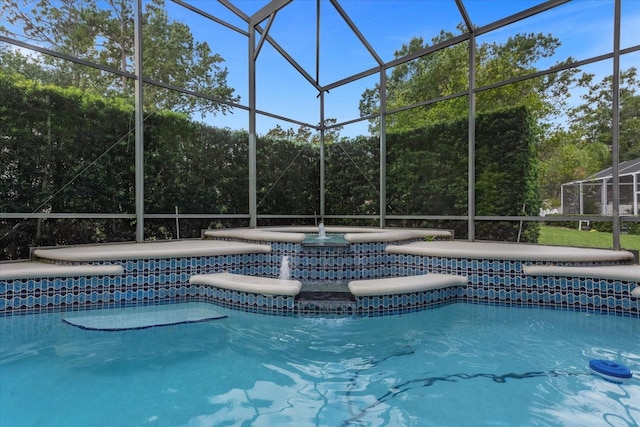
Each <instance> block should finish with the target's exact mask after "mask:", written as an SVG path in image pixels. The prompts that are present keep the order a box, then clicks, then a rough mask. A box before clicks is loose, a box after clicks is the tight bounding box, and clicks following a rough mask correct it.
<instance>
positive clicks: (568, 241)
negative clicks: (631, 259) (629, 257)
mask: <svg viewBox="0 0 640 427" xmlns="http://www.w3.org/2000/svg"><path fill="white" fill-rule="evenodd" d="M538 243H539V244H541V245H557V246H576V247H585V248H607V249H611V248H612V247H613V235H612V234H611V233H602V232H599V231H580V230H573V229H569V228H560V227H548V226H544V225H541V226H540V237H539V238H538ZM620 246H622V249H636V250H640V236H639V235H631V234H621V235H620Z"/></svg>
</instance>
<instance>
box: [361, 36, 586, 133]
mask: <svg viewBox="0 0 640 427" xmlns="http://www.w3.org/2000/svg"><path fill="white" fill-rule="evenodd" d="M452 37H454V34H453V33H450V32H444V31H442V32H441V33H440V34H439V35H438V36H437V37H435V38H433V39H432V44H433V45H436V44H438V43H441V42H443V41H446V40H448V39H450V38H452ZM559 45H560V42H559V41H558V39H556V38H554V37H552V36H551V35H545V34H541V33H540V34H534V33H530V34H516V35H515V36H512V37H510V38H509V39H508V40H507V41H506V42H505V43H503V44H498V43H482V44H480V45H479V46H478V47H477V53H476V86H483V85H488V84H491V83H496V82H499V81H503V80H507V79H510V78H514V77H520V76H524V75H527V74H530V73H532V72H535V71H537V70H536V68H535V66H534V64H535V63H536V62H537V61H538V60H540V59H541V58H544V57H551V56H552V55H553V54H554V52H555V50H556V49H557V47H558V46H559ZM428 46H429V44H428V43H425V42H424V40H423V39H422V38H420V37H414V38H413V39H412V40H411V41H410V42H409V43H408V44H405V45H403V46H402V48H401V49H400V50H398V51H396V52H395V57H396V58H401V57H403V56H405V55H407V54H410V53H414V52H417V51H419V50H421V49H424V48H426V47H428ZM567 61H571V58H568V59H567ZM468 69H469V53H468V44H467V43H459V44H457V45H454V46H451V47H448V48H446V49H441V50H438V51H436V52H433V53H431V54H429V55H425V56H421V57H419V58H417V59H414V60H412V61H409V62H406V63H403V64H400V65H398V66H396V67H394V68H393V70H391V73H390V75H389V76H388V77H387V87H386V94H387V108H388V109H389V110H394V109H397V108H401V107H410V106H412V105H415V104H419V103H421V102H424V101H426V100H429V99H438V98H441V97H446V96H449V95H453V94H456V93H460V92H463V91H465V90H468V87H469V85H468ZM574 73H575V71H573V70H568V71H562V72H560V73H556V74H552V75H549V76H545V77H539V78H536V79H530V80H526V81H522V82H518V83H514V84H511V85H507V86H502V87H499V88H496V89H493V90H489V91H484V92H482V93H481V94H480V95H478V98H477V103H476V110H477V111H478V113H482V112H487V111H492V110H496V109H500V108H505V107H513V106H517V105H523V104H524V105H527V106H529V107H530V110H531V111H532V113H533V114H534V115H535V116H536V117H537V118H539V119H544V118H546V117H548V116H550V115H552V114H554V113H557V112H558V111H559V108H560V106H561V105H562V103H563V101H564V99H565V97H566V94H567V87H568V83H569V82H570V81H571V79H572V76H573V74H574ZM379 91H380V87H379V85H376V87H375V88H372V89H368V90H366V91H365V92H364V93H363V95H362V97H361V100H360V113H361V116H367V115H371V114H375V113H377V112H378V111H379ZM467 111H468V102H467V99H466V97H458V98H454V99H450V100H448V101H445V102H438V103H434V104H429V105H426V106H423V107H420V108H411V109H408V110H405V111H400V112H397V113H395V114H392V115H390V116H388V117H387V129H388V131H389V132H404V131H406V130H409V129H415V128H419V127H422V126H425V125H428V124H430V123H434V122H438V121H442V120H454V119H457V118H462V117H465V116H466V114H467ZM378 126H379V125H378V121H377V120H372V121H371V124H370V130H371V131H372V132H373V133H377V129H378Z"/></svg>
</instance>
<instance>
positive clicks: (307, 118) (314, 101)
mask: <svg viewBox="0 0 640 427" xmlns="http://www.w3.org/2000/svg"><path fill="white" fill-rule="evenodd" d="M183 1H184V2H186V3H188V4H190V5H193V6H194V7H196V8H198V9H200V10H202V11H204V12H206V13H208V14H210V15H212V16H215V17H216V18H218V19H221V20H224V21H226V22H228V23H229V24H230V25H231V26H233V27H234V28H236V29H238V30H239V31H234V30H232V29H229V28H227V27H225V26H223V25H220V24H218V23H216V22H214V21H211V20H209V19H206V18H204V17H202V16H200V15H198V14H196V13H194V12H192V11H190V10H188V9H186V8H184V7H183V6H181V5H179V4H177V3H174V2H172V1H171V0H166V8H167V13H168V15H169V18H170V19H172V20H176V21H180V22H183V23H185V24H187V25H189V27H190V28H191V31H192V33H193V35H194V38H195V40H197V41H201V42H203V41H206V42H207V43H208V44H209V46H210V47H211V48H212V50H213V52H216V53H218V54H220V55H221V56H222V57H223V58H224V60H225V62H224V66H226V67H227V69H228V71H229V74H228V77H227V83H228V85H229V86H230V87H233V88H234V89H235V90H236V92H235V93H236V95H239V96H240V98H241V101H240V103H241V104H242V105H245V106H246V105H248V98H249V93H248V80H249V79H248V63H249V58H248V39H247V37H246V35H245V34H246V32H247V31H248V26H247V23H246V22H245V21H243V20H242V19H241V18H239V17H238V16H236V15H235V14H234V13H232V12H231V11H229V10H228V9H227V8H226V7H224V6H223V5H222V4H220V3H219V2H218V1H216V0H183ZM230 1H231V2H232V3H233V4H234V5H236V6H237V7H238V8H239V9H240V10H242V11H243V12H244V13H245V14H247V15H252V14H254V13H255V12H256V11H258V10H259V9H260V8H262V7H263V6H264V5H266V4H267V3H268V1H267V0H230ZM540 3H542V1H540V0H464V5H465V8H466V10H467V12H468V14H469V17H470V19H471V21H472V22H473V24H474V25H476V26H479V27H482V26H484V25H487V24H489V23H492V22H494V21H496V20H499V19H502V18H505V17H507V16H509V15H512V14H514V13H517V12H519V11H522V10H525V9H527V8H530V7H533V6H536V5H538V4H540ZM339 4H340V6H341V7H342V8H343V9H344V11H345V12H346V13H347V14H348V15H349V17H350V18H351V20H352V21H353V23H354V24H355V25H356V26H357V28H358V31H360V32H361V33H362V35H363V36H364V37H365V38H366V40H367V42H368V43H369V44H370V46H371V48H372V49H373V50H374V51H375V54H376V55H378V56H379V58H380V59H381V60H382V61H383V62H387V61H390V60H392V59H394V52H395V51H396V50H398V49H400V48H401V47H402V45H403V44H406V43H408V42H409V41H410V40H411V38H413V37H423V39H424V40H425V41H427V42H429V44H431V39H432V38H433V37H435V36H437V35H438V34H439V32H440V31H441V30H444V31H448V32H452V33H454V34H459V33H460V32H459V30H458V29H457V27H458V26H459V25H460V24H461V23H462V22H463V18H462V16H461V15H460V13H459V11H458V9H457V7H456V5H455V1H454V0H339ZM316 8H317V3H316V1H315V0H294V1H293V2H292V3H290V4H288V5H287V6H286V7H284V8H283V9H281V10H280V11H279V12H278V13H277V14H276V16H275V18H274V20H273V23H272V25H271V27H270V30H269V36H270V37H271V38H272V39H274V40H275V41H276V42H277V43H278V44H279V45H280V46H282V47H283V48H284V49H285V50H286V51H287V52H288V53H289V54H290V55H291V57H292V58H293V59H294V60H295V61H296V62H297V63H298V64H299V65H300V66H301V67H302V68H304V70H305V71H306V72H307V74H308V75H309V76H310V78H311V79H312V80H315V79H316V78H318V79H319V83H320V85H321V86H323V85H327V84H331V83H333V82H336V81H339V80H341V79H344V78H347V77H350V76H352V75H355V74H357V73H359V72H362V71H364V70H368V69H371V68H373V67H375V66H377V62H376V59H375V58H374V56H373V55H372V54H371V53H370V52H369V51H368V49H367V47H366V46H364V45H363V44H362V43H361V42H360V41H359V40H358V39H357V37H356V36H355V35H354V34H353V31H352V30H351V29H350V28H349V26H348V25H347V24H346V23H345V21H344V20H343V19H342V18H341V16H340V15H339V14H338V12H337V11H336V10H335V8H334V7H333V6H332V4H331V3H330V2H329V1H327V0H322V1H321V2H320V29H319V34H320V38H319V43H318V44H317V43H316V31H317V28H316V19H315V16H316ZM613 10H614V1H613V0H574V1H572V2H569V3H567V4H563V5H561V6H558V7H556V8H554V9H552V10H550V11H547V12H545V13H542V14H538V15H536V16H533V17H531V18H528V19H526V20H521V21H518V22H516V23H514V24H511V25H509V26H506V27H503V28H501V29H498V30H495V31H492V32H490V33H488V34H485V35H482V36H479V37H478V39H477V44H478V45H481V44H482V43H503V42H504V41H506V40H507V38H508V37H510V36H513V35H515V34H517V33H545V34H547V33H549V34H552V35H553V36H554V37H557V38H559V39H560V41H561V43H562V45H561V46H560V48H559V49H558V50H557V52H556V54H555V55H554V56H553V57H552V58H547V59H543V60H541V61H540V62H539V63H537V64H536V67H537V68H538V69H547V68H549V67H551V66H552V65H553V64H554V63H557V62H559V61H563V60H566V59H567V58H568V57H573V58H575V59H577V60H583V59H587V58H591V57H594V56H598V55H601V54H605V53H608V52H610V51H611V50H612V46H613V41H612V34H613V30H612V28H613ZM638 24H640V0H622V48H623V49H624V48H625V47H629V46H633V45H640V31H638V30H637V27H638ZM262 26H263V28H264V27H266V26H267V21H264V22H263V24H262ZM241 32H244V33H245V34H242V33H241ZM318 47H319V55H318V56H319V58H320V61H319V63H317V62H316V59H317V51H316V50H317V48H318ZM637 64H640V53H638V52H636V53H633V54H630V55H626V56H623V58H622V68H623V69H625V68H628V67H629V66H632V65H637ZM582 69H583V71H587V72H591V73H594V74H596V75H597V76H599V78H600V79H601V78H603V77H605V76H607V75H610V74H612V61H611V60H606V61H601V62H598V63H596V64H592V65H589V66H586V67H583V68H582ZM256 70H257V91H256V97H257V108H258V109H259V110H263V111H269V112H271V113H273V114H277V115H280V116H284V117H289V118H291V119H293V120H296V121H300V122H304V123H309V124H318V123H319V122H320V99H319V98H318V94H319V93H318V91H317V90H316V88H314V87H313V85H312V84H310V83H309V82H308V81H307V80H306V79H305V78H304V77H302V76H301V75H300V73H298V71H297V70H295V69H294V68H293V67H292V66H291V65H290V64H289V63H288V62H287V61H286V60H285V59H284V58H283V57H282V56H281V55H280V54H279V53H278V52H277V51H276V50H275V49H274V48H273V47H272V46H271V45H270V44H269V43H264V44H263V45H262V48H261V50H260V52H259V54H258V57H257V59H256ZM378 81H379V75H378V74H374V75H371V76H369V77H366V78H362V79H360V80H357V81H355V82H352V83H349V84H348V85H345V86H340V87H337V88H334V89H332V90H331V91H330V92H329V93H325V97H324V105H325V118H335V119H337V120H338V121H339V122H342V121H348V120H354V119H357V118H358V117H359V115H360V112H359V108H358V106H359V101H360V98H361V95H362V93H363V92H364V91H365V90H366V89H370V88H373V87H375V85H376V83H378ZM168 83H171V82H168ZM577 95H579V93H578V92H577V91H576V93H575V96H574V97H573V98H572V99H571V101H570V103H574V104H578V103H579V101H580V100H579V97H578V96H577ZM194 119H200V117H199V116H198V117H194ZM203 120H204V121H205V122H207V123H209V124H212V125H214V126H219V127H229V128H232V129H247V128H248V113H247V112H246V110H243V109H240V108H235V109H234V112H233V114H227V115H221V114H219V115H217V116H213V115H209V116H207V117H206V118H205V119H203ZM276 125H280V126H281V127H283V128H285V129H288V128H294V129H297V127H298V125H297V124H295V123H290V122H286V121H279V120H276V119H272V118H268V117H267V118H265V117H264V116H260V115H259V116H258V119H257V126H258V133H259V134H264V133H266V132H267V131H268V130H269V129H272V128H274V127H275V126H276ZM367 133H368V131H367V122H366V121H363V122H360V123H357V124H352V125H349V126H346V127H345V128H344V129H343V130H342V135H343V136H355V135H358V134H367Z"/></svg>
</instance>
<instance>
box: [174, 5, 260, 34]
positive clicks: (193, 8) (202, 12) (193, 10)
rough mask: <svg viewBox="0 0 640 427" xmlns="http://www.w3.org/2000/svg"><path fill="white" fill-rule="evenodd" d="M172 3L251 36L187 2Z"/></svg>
mask: <svg viewBox="0 0 640 427" xmlns="http://www.w3.org/2000/svg"><path fill="white" fill-rule="evenodd" d="M171 1H172V2H174V3H175V4H179V5H180V6H182V7H184V8H185V9H189V10H190V11H192V12H194V13H197V14H198V15H200V16H203V17H205V18H207V19H210V20H212V21H213V22H217V23H218V24H220V25H223V26H225V27H227V28H229V29H231V30H233V31H235V32H237V33H240V34H242V35H245V36H248V35H249V33H248V32H247V31H246V30H242V29H240V28H238V27H236V26H234V25H232V24H230V23H228V22H227V21H224V20H222V19H220V18H216V17H215V16H213V15H212V14H210V13H207V12H205V11H203V10H201V9H198V8H197V7H195V6H193V5H191V4H189V3H187V2H185V1H183V0H171ZM223 4H225V3H223ZM225 5H226V4H225ZM247 20H248V18H247Z"/></svg>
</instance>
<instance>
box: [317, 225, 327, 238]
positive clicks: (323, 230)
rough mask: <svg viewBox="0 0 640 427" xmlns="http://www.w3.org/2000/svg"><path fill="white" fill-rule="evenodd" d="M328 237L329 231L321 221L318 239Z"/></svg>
mask: <svg viewBox="0 0 640 427" xmlns="http://www.w3.org/2000/svg"><path fill="white" fill-rule="evenodd" d="M326 238H327V232H326V230H325V228H324V223H322V222H321V223H320V224H318V239H326Z"/></svg>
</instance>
